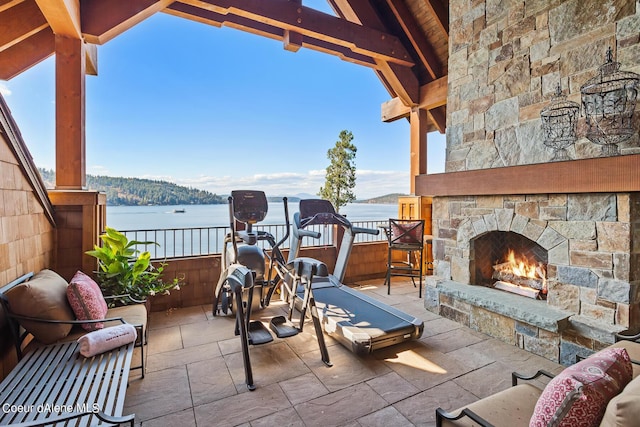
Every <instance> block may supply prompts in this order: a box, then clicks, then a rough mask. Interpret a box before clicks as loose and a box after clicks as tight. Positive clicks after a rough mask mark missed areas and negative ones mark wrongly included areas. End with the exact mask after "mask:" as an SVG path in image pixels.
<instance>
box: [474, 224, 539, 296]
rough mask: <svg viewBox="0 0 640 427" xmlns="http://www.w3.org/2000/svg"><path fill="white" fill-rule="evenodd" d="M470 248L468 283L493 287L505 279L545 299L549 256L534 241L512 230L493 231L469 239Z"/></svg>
mask: <svg viewBox="0 0 640 427" xmlns="http://www.w3.org/2000/svg"><path fill="white" fill-rule="evenodd" d="M470 249H471V255H470V257H469V258H470V262H469V269H470V271H469V273H470V284H472V285H480V286H487V287H494V285H495V284H496V282H501V283H500V284H502V282H507V283H509V284H512V285H514V286H520V287H525V288H531V289H533V290H534V291H539V292H535V294H536V295H538V294H539V297H540V298H542V299H544V298H546V293H547V289H546V278H547V263H548V260H549V257H548V253H547V250H546V249H545V248H543V247H542V246H540V245H539V244H538V243H536V242H534V241H533V240H531V239H529V238H528V237H526V236H523V235H522V234H518V233H515V232H513V231H497V230H496V231H490V232H488V233H485V234H482V235H480V236H478V237H476V238H474V239H472V242H471V244H470ZM521 270H526V271H521ZM527 273H529V275H527Z"/></svg>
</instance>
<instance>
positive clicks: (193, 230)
mask: <svg viewBox="0 0 640 427" xmlns="http://www.w3.org/2000/svg"><path fill="white" fill-rule="evenodd" d="M384 224H387V221H386V220H370V221H354V222H353V226H354V227H360V228H371V229H379V226H380V225H384ZM253 228H254V230H255V231H266V232H267V233H270V234H271V235H273V236H274V238H275V240H276V241H279V240H280V239H282V237H283V236H284V235H285V233H286V226H285V224H275V225H260V224H257V225H254V226H253ZM310 229H311V230H313V231H317V232H319V233H320V239H312V238H304V239H303V241H302V246H303V247H305V246H328V245H331V244H333V240H334V236H333V230H334V228H333V227H330V226H323V225H314V226H312V227H311V228H310ZM229 231H230V228H229V227H228V226H219V227H190V228H163V229H149V230H121V233H123V234H124V235H125V236H127V238H128V239H129V240H130V241H131V240H137V241H139V242H155V243H156V244H153V243H149V244H141V245H137V246H136V249H138V250H140V251H149V252H150V253H151V258H152V259H154V260H158V259H166V258H182V257H193V256H203V255H213V254H219V253H222V250H223V247H224V238H225V236H226V235H227V234H228V233H229ZM290 239H291V236H289V239H287V240H286V241H285V242H284V243H283V244H282V246H281V249H288V248H289V240H290ZM386 239H387V238H386V236H385V235H384V233H383V232H382V231H381V232H380V233H379V234H378V235H371V234H358V235H356V239H355V242H356V243H364V242H377V241H383V240H386ZM258 244H259V245H260V246H261V247H263V248H265V249H268V243H267V242H266V241H260V242H258Z"/></svg>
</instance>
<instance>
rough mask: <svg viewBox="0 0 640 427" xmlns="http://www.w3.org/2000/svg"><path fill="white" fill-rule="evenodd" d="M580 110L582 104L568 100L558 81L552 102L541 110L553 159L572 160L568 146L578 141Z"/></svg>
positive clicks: (545, 136)
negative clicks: (577, 131) (577, 130)
mask: <svg viewBox="0 0 640 427" xmlns="http://www.w3.org/2000/svg"><path fill="white" fill-rule="evenodd" d="M578 111H580V105H578V103H576V102H573V101H567V97H566V96H564V95H563V94H562V90H561V89H560V84H559V83H558V86H556V94H555V96H554V97H553V99H552V100H551V103H550V104H549V105H548V106H546V107H545V108H543V109H542V111H541V112H540V118H541V119H542V131H543V132H544V145H546V146H547V147H550V148H552V149H553V151H554V155H553V158H552V159H551V160H553V161H560V160H571V157H570V156H569V154H568V153H567V148H569V147H570V146H571V144H573V143H574V142H575V141H576V129H577V127H578V126H577V125H578Z"/></svg>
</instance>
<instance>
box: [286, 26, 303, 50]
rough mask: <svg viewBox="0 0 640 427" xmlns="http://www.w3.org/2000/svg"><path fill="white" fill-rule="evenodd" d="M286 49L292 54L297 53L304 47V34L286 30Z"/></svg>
mask: <svg viewBox="0 0 640 427" xmlns="http://www.w3.org/2000/svg"><path fill="white" fill-rule="evenodd" d="M283 38H284V40H283V41H284V48H285V50H288V51H290V52H297V51H299V50H300V48H301V47H302V38H303V36H302V34H300V33H296V32H295V31H291V30H284V37H283Z"/></svg>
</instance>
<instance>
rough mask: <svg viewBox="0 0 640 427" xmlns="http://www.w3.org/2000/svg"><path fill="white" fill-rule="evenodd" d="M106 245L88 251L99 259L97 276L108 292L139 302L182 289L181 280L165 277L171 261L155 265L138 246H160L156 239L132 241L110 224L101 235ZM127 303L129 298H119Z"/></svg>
mask: <svg viewBox="0 0 640 427" xmlns="http://www.w3.org/2000/svg"><path fill="white" fill-rule="evenodd" d="M100 239H101V240H102V246H98V245H96V246H94V249H93V250H92V251H87V252H86V254H87V255H90V256H92V257H95V258H97V259H98V271H97V272H96V277H97V281H98V284H99V285H100V288H101V289H102V292H103V293H104V294H105V295H108V296H113V295H128V296H129V297H130V298H131V299H133V300H136V301H137V302H143V301H146V299H147V297H149V296H154V295H160V294H165V295H166V294H169V292H170V291H171V290H179V289H180V282H181V279H179V278H174V279H172V280H169V281H166V282H165V281H164V280H163V277H162V275H163V272H164V268H165V266H166V265H167V263H165V262H162V263H159V264H158V266H157V267H154V266H153V264H152V263H151V254H150V253H149V251H140V250H138V249H136V246H138V245H158V243H156V242H141V241H137V240H129V239H128V238H127V236H125V235H124V234H123V233H121V232H119V231H117V230H116V229H114V228H111V227H106V229H105V232H104V233H103V234H101V235H100ZM119 303H121V304H125V303H126V301H124V300H119Z"/></svg>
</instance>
